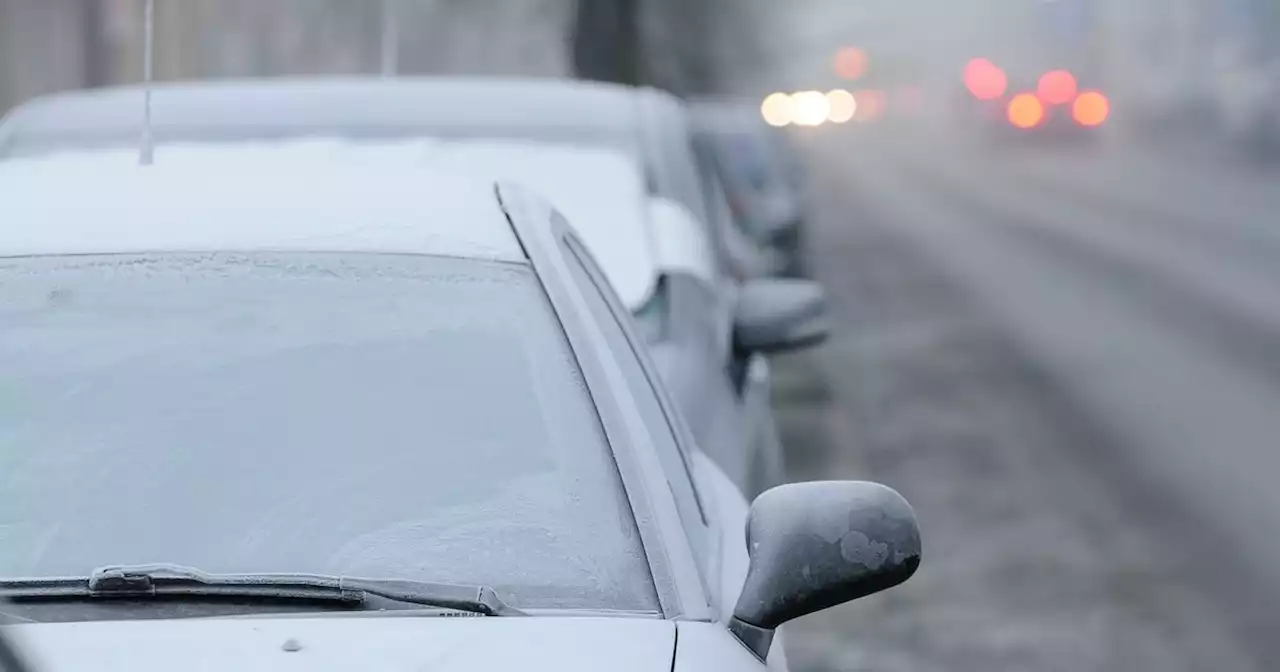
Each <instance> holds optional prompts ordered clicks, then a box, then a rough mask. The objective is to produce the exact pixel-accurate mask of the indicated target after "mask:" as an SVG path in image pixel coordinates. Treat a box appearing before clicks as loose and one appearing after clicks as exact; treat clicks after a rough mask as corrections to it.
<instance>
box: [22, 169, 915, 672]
mask: <svg viewBox="0 0 1280 672" xmlns="http://www.w3.org/2000/svg"><path fill="white" fill-rule="evenodd" d="M233 159H234V157H229V159H228V161H226V162H225V163H223V164H222V165H218V166H214V165H211V164H208V163H206V164H203V165H197V164H195V163H191V164H188V165H185V166H163V165H162V164H161V165H157V166H152V167H146V168H140V167H132V168H128V169H114V168H113V169H111V170H104V169H103V168H104V163H103V161H100V160H97V158H96V157H70V156H69V157H61V158H46V159H31V160H23V161H15V162H9V163H7V164H4V165H0V194H2V195H3V198H4V200H5V203H6V206H7V208H8V212H9V219H8V225H7V226H5V227H4V228H3V229H2V230H0V286H2V287H3V288H4V289H3V294H2V296H3V297H4V300H3V303H0V310H2V311H3V317H2V319H3V321H4V324H5V328H4V329H3V330H0V366H3V370H4V371H5V383H6V386H9V390H7V391H6V392H11V391H12V390H13V389H17V390H20V391H21V395H20V396H14V395H12V394H8V393H6V399H7V401H6V404H5V406H4V413H5V414H6V416H7V417H9V418H11V421H10V422H7V423H6V435H7V436H6V442H7V444H8V448H7V449H6V450H5V451H3V452H2V453H0V468H2V469H3V473H4V474H5V478H4V479H3V482H2V483H0V525H3V529H4V530H5V539H6V543H5V544H4V545H3V547H0V599H7V600H8V601H9V602H8V603H7V604H6V605H5V609H4V612H3V615H2V616H3V618H4V619H5V623H6V624H7V625H5V629H4V634H5V635H6V636H7V638H9V639H11V640H12V641H13V642H15V643H16V644H17V646H18V647H19V648H20V649H21V650H22V652H23V654H24V655H26V656H27V658H28V660H29V661H30V662H31V663H32V664H33V666H34V667H36V668H37V669H40V670H86V669H89V670H92V669H104V670H105V669H125V668H127V669H140V670H147V669H156V670H158V669H174V668H183V667H188V666H190V665H191V664H192V661H193V660H194V659H195V658H198V659H199V663H200V665H201V666H211V667H219V668H228V669H275V668H278V667H280V666H282V665H284V666H288V667H298V668H301V669H306V668H309V667H313V666H314V667H317V668H318V667H321V666H323V667H325V668H326V669H351V670H367V669H371V668H373V669H378V668H396V669H419V668H425V667H438V666H442V665H444V664H445V663H446V661H447V660H450V659H455V658H454V657H456V656H464V655H465V657H466V659H467V660H468V661H469V663H468V664H475V663H476V662H477V661H482V664H483V665H485V666H491V667H495V668H508V667H516V666H525V667H527V666H528V665H529V664H530V660H531V658H530V656H531V655H532V656H534V657H535V658H536V664H537V665H543V666H547V667H554V668H556V669H561V670H583V671H586V670H591V671H594V670H599V669H602V668H607V669H612V670H623V671H624V672H626V671H632V670H634V671H637V672H639V671H642V670H651V671H658V670H662V671H666V670H672V669H674V670H677V671H690V672H691V671H692V670H700V669H708V668H714V669H743V670H751V669H758V670H763V669H766V661H768V663H767V664H768V666H769V667H768V669H785V667H786V662H785V656H783V654H782V650H781V646H780V644H781V642H780V641H777V640H778V636H779V635H780V634H781V633H780V631H779V627H780V626H782V625H784V624H785V623H787V622H789V621H791V620H793V619H795V618H798V617H801V616H803V615H805V614H808V613H813V612H815V611H819V610H821V609H825V608H827V607H830V606H833V605H836V604H839V603H843V602H847V601H849V600H851V599H856V598H858V597H861V596H863V595H866V594H869V593H872V592H877V591H880V590H884V589H885V588H888V587H891V586H893V585H895V584H897V583H900V582H901V581H904V580H906V579H907V578H908V577H909V576H910V575H911V574H912V573H913V572H914V570H915V569H916V567H917V566H918V564H919V559H920V540H919V532H918V529H917V526H916V523H915V520H914V515H913V513H912V511H911V509H910V506H909V505H908V504H907V503H906V502H905V501H904V500H902V498H901V497H900V496H898V495H897V493H895V492H893V491H892V490H890V489H889V488H886V487H884V486H879V485H876V484H869V483H857V482H841V481H833V482H817V483H804V484H790V485H785V486H780V487H778V488H775V489H773V490H770V491H769V492H767V493H765V494H763V495H761V496H760V497H759V498H757V499H756V500H755V502H754V503H753V504H751V505H750V507H748V505H747V503H746V500H745V499H743V497H742V495H741V494H740V493H739V492H738V490H737V489H736V488H734V487H733V485H732V484H731V483H730V482H729V480H728V479H727V477H725V475H724V474H723V472H721V471H720V470H719V469H718V468H717V467H716V466H715V465H714V463H713V462H711V461H710V460H708V459H706V457H705V456H704V455H703V454H702V453H701V452H700V451H698V450H697V448H696V447H694V446H693V445H692V444H691V443H690V442H688V441H687V440H686V437H685V434H684V433H683V432H682V431H681V430H680V425H679V423H673V422H672V421H671V419H672V418H673V417H675V416H676V415H677V414H678V411H676V410H675V409H674V408H673V406H672V404H671V402H670V400H669V399H668V394H667V391H666V389H665V388H664V387H663V386H661V385H658V384H655V381H657V380H658V376H657V374H656V372H655V370H654V366H653V363H652V361H651V358H650V356H649V354H648V351H647V350H646V349H645V348H644V347H643V344H642V341H641V338H640V336H639V334H638V333H636V329H635V325H634V322H633V320H632V319H631V317H630V316H629V314H628V311H627V310H626V308H625V307H624V306H623V304H622V302H621V300H620V299H619V297H618V296H617V294H615V293H614V291H613V290H612V289H611V285H610V283H609V281H608V280H607V279H606V277H605V275H604V273H603V272H602V271H601V270H600V268H599V267H598V265H597V263H596V261H595V259H594V257H593V256H592V255H591V253H590V252H589V251H588V250H587V247H586V245H585V243H584V242H583V241H582V240H581V239H580V238H579V236H578V235H577V234H576V233H575V232H574V230H573V228H572V227H571V226H570V225H569V224H568V223H567V222H565V220H564V218H563V217H562V216H561V215H560V214H559V213H557V212H556V211H555V210H554V209H553V208H552V207H551V206H549V205H548V204H547V203H546V202H545V201H543V200H541V199H540V198H538V197H536V196H534V195H532V194H531V193H530V192H527V191H524V190H522V189H521V188H519V187H514V186H512V185H510V184H503V183H498V184H495V183H493V182H491V181H488V180H480V179H475V178H472V177H470V176H456V175H442V174H439V173H438V171H429V170H422V171H411V170H405V169H404V167H403V166H396V167H390V168H387V169H384V170H378V169H376V168H375V167H374V166H372V165H369V164H365V165H355V164H342V163H333V164H328V165H325V164H317V165H311V166H307V167H299V168H297V169H296V170H293V171H289V172H282V171H278V170H276V169H275V167H274V166H270V165H267V166H262V167H261V169H255V168H254V167H253V166H252V165H246V164H243V163H240V162H236V161H234V160H233ZM106 165H108V166H112V165H114V164H110V163H109V164H106ZM69 193H73V194H74V195H75V197H74V198H68V197H67V195H68V194H69ZM767 312H768V311H765V312H763V313H760V314H757V315H755V316H754V318H755V319H756V320H758V321H757V322H755V323H753V324H751V325H747V326H748V328H745V329H740V331H741V337H742V338H749V339H758V340H757V341H756V343H757V345H767V343H766V342H769V341H771V342H773V343H776V342H777V341H778V340H779V339H782V340H785V339H787V338H790V331H791V330H790V329H789V328H788V325H786V324H783V323H781V322H779V321H778V319H777V318H776V316H775V317H774V318H771V317H770V316H769V315H768V314H767ZM744 530H745V531H746V535H745V536H744V535H743V532H744ZM448 616H473V617H474V618H445V617H448ZM508 617H518V618H508ZM15 622H16V624H15ZM193 657H195V658H193Z"/></svg>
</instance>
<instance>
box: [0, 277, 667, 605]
mask: <svg viewBox="0 0 1280 672" xmlns="http://www.w3.org/2000/svg"><path fill="white" fill-rule="evenodd" d="M576 361H577V360H576V358H575V356H574V353H573V352H572V351H571V350H570V347H569V345H568V343H567V341H566V339H565V337H564V334H563V332H562V330H561V328H560V325H559V323H558V322H557V320H556V318H555V316H554V312H553V311H552V309H551V307H550V304H549V302H548V301H547V299H546V297H545V295H544V294H543V292H542V289H541V285H540V284H539V282H538V280H537V278H536V276H535V275H534V274H533V272H532V271H531V270H530V269H529V268H527V267H525V266H520V265H513V264H501V263H497V262H483V261H476V260H461V259H448V258H443V257H430V256H413V255H329V254H292V255H289V254H248V255H231V254H213V255H174V254H164V255H147V256H130V255H121V256H85V257H61V258H59V257H46V258H39V257H36V258H27V259H9V260H0V577H14V576H23V577H30V576H65V575H83V574H86V573H88V572H90V571H91V570H93V569H94V568H96V567H100V566H103V565H109V564H139V563H142V564H145V563H155V562H166V563H178V564H183V565H190V566H194V567H199V568H201V569H204V570H207V571H210V572H309V573H321V574H341V575H347V576H364V577H372V578H402V579H414V580H427V581H443V582H450V583H465V584H486V585H490V586H493V587H494V588H495V589H497V590H498V592H499V594H500V595H501V596H502V597H503V598H504V599H506V600H508V601H510V602H511V603H512V604H514V605H516V606H523V607H535V608H536V607H555V608H593V609H594V608H605V609H619V610H643V611H658V609H659V606H658V602H657V596H656V593H655V589H654V585H653V579H652V577H651V575H650V574H649V570H648V564H647V562H646V559H645V557H646V556H645V553H644V550H643V548H642V547H641V542H640V538H639V534H638V531H637V526H636V522H635V519H634V516H633V514H632V512H631V510H630V507H629V505H628V504H627V500H626V497H625V492H624V490H623V488H622V485H621V479H620V477H619V474H618V472H617V466H616V464H615V463H614V461H613V456H612V453H611V451H610V450H609V446H608V444H607V443H606V438H605V435H604V432H603V430H602V428H601V426H600V421H599V417H598V416H597V414H596V410H595V407H594V405H593V404H592V401H591V398H590V395H589V393H588V390H587V387H586V384H585V382H584V379H583V376H582V374H581V372H580V371H579V369H578V367H577V364H576Z"/></svg>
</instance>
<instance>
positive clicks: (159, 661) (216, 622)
mask: <svg viewBox="0 0 1280 672" xmlns="http://www.w3.org/2000/svg"><path fill="white" fill-rule="evenodd" d="M5 632H6V634H10V635H11V636H12V639H13V642H14V644H15V645H16V646H17V647H18V648H19V649H20V651H21V653H22V654H24V656H25V657H26V658H28V659H29V661H30V662H31V663H32V664H33V667H34V669H35V670H36V671H37V672H57V671H61V670H121V671H123V670H129V671H130V672H152V671H154V672H169V671H170V670H196V669H201V670H241V671H250V672H251V671H255V670H261V671H262V672H267V671H268V670H270V671H272V672H276V671H279V672H287V671H288V670H305V671H307V672H315V671H316V670H353V671H355V670H359V671H361V672H367V671H368V670H379V671H381V672H389V671H392V670H404V671H406V672H407V671H409V670H412V671H414V672H423V671H427V670H455V669H492V670H519V669H555V670H556V671H557V672H598V670H604V669H607V670H611V671H613V670H617V671H618V672H641V671H643V672H659V671H665V670H670V669H671V660H672V656H673V655H674V648H675V626H674V625H673V624H672V623H671V622H669V621H663V620H658V619H647V618H605V617H600V618H596V617H563V618H561V617H541V616H539V617H531V618H520V617H516V618H484V617H478V618H476V617H465V618H449V617H438V616H437V617H413V616H381V615H378V614H368V615H364V616H363V617H362V616H345V615H344V616H338V617H310V618H293V617H287V618H230V619H227V618H218V619H183V620H167V621H156V620H152V621H146V620H140V621H112V622H89V623H40V624H23V625H16V626H10V627H6V628H5Z"/></svg>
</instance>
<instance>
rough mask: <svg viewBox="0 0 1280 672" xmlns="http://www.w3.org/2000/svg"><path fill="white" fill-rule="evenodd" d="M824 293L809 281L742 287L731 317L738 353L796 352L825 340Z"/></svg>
mask: <svg viewBox="0 0 1280 672" xmlns="http://www.w3.org/2000/svg"><path fill="white" fill-rule="evenodd" d="M828 331H829V328H828V324H827V302H826V292H825V291H823V289H822V285H820V284H818V283H816V282H813V281H811V280H794V279H790V278H757V279H753V280H748V281H747V282H745V283H743V285H742V288H741V292H740V294H739V295H738V306H737V310H736V312H735V314H734V328H733V332H734V347H735V349H737V350H738V352H739V353H743V354H745V353H753V352H760V353H766V354H767V353H774V352H784V351H787V350H798V349H800V348H807V347H809V346H812V345H816V344H818V343H821V342H822V341H824V340H826V338H827V334H828Z"/></svg>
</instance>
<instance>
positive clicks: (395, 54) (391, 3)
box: [382, 0, 400, 77]
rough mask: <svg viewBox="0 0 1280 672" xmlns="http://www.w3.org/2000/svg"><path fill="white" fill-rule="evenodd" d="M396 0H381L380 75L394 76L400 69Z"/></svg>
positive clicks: (398, 22)
mask: <svg viewBox="0 0 1280 672" xmlns="http://www.w3.org/2000/svg"><path fill="white" fill-rule="evenodd" d="M398 10H399V3H397V1H396V0H382V76H383V77H395V76H396V74H397V73H398V71H399V69H400V20H399V19H400V17H399V11H398Z"/></svg>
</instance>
